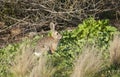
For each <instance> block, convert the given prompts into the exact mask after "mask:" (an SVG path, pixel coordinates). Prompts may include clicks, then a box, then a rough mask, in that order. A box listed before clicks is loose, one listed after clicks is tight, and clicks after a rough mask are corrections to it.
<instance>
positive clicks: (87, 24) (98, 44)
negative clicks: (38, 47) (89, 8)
mask: <svg viewBox="0 0 120 77" xmlns="http://www.w3.org/2000/svg"><path fill="white" fill-rule="evenodd" d="M116 32H117V33H118V31H117V29H116V28H114V27H112V26H110V25H109V22H108V20H95V19H93V18H88V19H86V20H84V21H83V23H82V24H79V25H78V27H77V28H76V29H74V30H73V31H63V32H61V34H62V35H63V38H62V39H61V41H60V43H59V46H58V49H57V50H56V52H55V53H54V54H52V55H51V54H48V53H47V54H45V55H46V56H47V57H42V58H39V59H38V58H37V59H36V57H33V56H32V54H30V55H28V54H27V53H30V52H33V50H32V49H31V48H33V49H34V46H35V44H36V43H37V40H38V37H37V36H36V38H35V39H33V40H32V41H29V40H28V39H27V40H26V41H24V42H22V43H19V44H14V45H9V46H7V47H6V48H3V49H1V50H0V77H15V76H16V75H17V76H18V75H19V76H21V77H38V76H40V77H70V76H71V74H72V75H73V73H74V72H75V71H74V69H75V68H76V62H77V61H76V60H81V58H80V57H81V56H82V54H83V53H85V51H87V50H83V48H85V49H89V50H90V51H91V52H92V53H93V52H94V51H92V50H91V48H90V47H91V46H93V47H94V48H95V49H97V50H99V51H97V52H95V53H100V54H101V55H102V56H101V58H100V59H102V61H105V62H101V60H100V61H99V58H98V59H97V58H96V60H94V59H95V57H96V55H93V56H92V57H91V53H90V55H89V54H88V53H85V54H84V55H88V56H83V57H85V59H82V60H84V61H81V62H80V64H81V63H83V66H84V68H86V69H87V71H88V72H89V73H88V75H89V76H91V77H93V76H96V77H99V76H102V75H104V76H106V77H113V75H114V74H115V73H116V72H115V73H113V74H110V73H109V71H113V70H114V71H117V72H118V71H119V69H116V70H115V68H116V67H115V65H114V64H113V63H110V59H111V58H112V59H111V60H112V61H113V60H114V58H113V57H111V58H110V55H109V54H110V53H109V50H108V48H109V47H110V42H111V41H112V40H113V35H114V34H115V33H116ZM119 44H120V43H119ZM26 46H28V47H26ZM21 47H22V48H21ZM25 47H26V48H25ZM112 47H114V46H112ZM110 48H111V47H110ZM18 52H20V53H18ZM23 52H25V53H23ZM21 55H23V56H21ZM27 56H28V57H29V58H28V59H26V58H27ZM98 56H100V55H98ZM86 57H88V58H86ZM89 57H90V58H89ZM19 58H20V59H19ZM41 59H42V60H41ZM89 59H90V61H89ZM21 60H23V61H22V62H21ZM43 60H45V62H44V61H43ZM92 60H94V61H92ZM91 61H92V64H91V63H90V62H91ZM29 62H30V64H29ZM39 62H40V63H39ZM84 62H85V63H84ZM86 62H89V63H88V65H85V64H86ZM96 62H98V65H100V66H101V67H102V68H101V67H99V68H98V66H95V65H94V64H95V63H96ZM21 63H22V64H21ZM41 63H43V64H41ZM105 63H106V67H104V64H105ZM19 64H21V65H22V66H25V65H26V67H25V68H26V69H24V68H23V69H24V72H22V73H20V72H19V74H18V72H17V71H20V70H19V69H17V71H16V69H13V68H17V67H18V66H19ZM90 64H91V65H90ZM102 65H103V66H102ZM113 65H114V67H113ZM22 66H21V67H22ZM41 66H42V67H41ZM77 66H78V67H77V68H78V69H79V68H80V66H81V65H80V66H79V64H77ZM89 66H90V67H89ZM94 66H95V67H96V68H93V70H92V69H91V70H89V69H90V68H92V67H94ZM46 67H47V68H46ZM9 68H12V70H11V69H9ZM19 68H20V67H19ZM21 69H22V68H21ZM40 69H42V70H43V69H44V72H43V71H41V70H40ZM46 70H47V71H46ZM82 70H83V69H81V70H80V71H82ZM95 70H97V71H95ZM13 71H14V72H13ZM84 71H85V70H84ZM40 72H41V73H40ZM45 72H46V74H44V73H45ZM20 74H22V75H20ZM109 74H110V75H109ZM117 74H119V73H117ZM117 74H116V75H117ZM35 75H36V76H35ZM118 76H119V75H118ZM83 77H87V76H86V75H85V76H84V75H83ZM116 77H117V76H116Z"/></svg>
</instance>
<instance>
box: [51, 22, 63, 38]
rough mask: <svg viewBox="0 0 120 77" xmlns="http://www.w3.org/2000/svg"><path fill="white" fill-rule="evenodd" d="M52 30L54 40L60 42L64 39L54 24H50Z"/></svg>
mask: <svg viewBox="0 0 120 77" xmlns="http://www.w3.org/2000/svg"><path fill="white" fill-rule="evenodd" d="M50 29H51V32H52V33H51V37H52V38H54V39H55V40H60V39H61V38H62V35H61V34H59V33H58V32H57V31H56V30H55V24H54V23H52V22H51V23H50Z"/></svg>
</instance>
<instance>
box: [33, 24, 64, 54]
mask: <svg viewBox="0 0 120 77" xmlns="http://www.w3.org/2000/svg"><path fill="white" fill-rule="evenodd" d="M50 29H51V36H47V37H44V38H42V39H40V40H39V41H38V43H37V45H36V47H35V53H34V54H35V55H36V56H39V55H40V54H41V53H43V52H45V51H49V50H50V52H51V53H54V52H55V50H56V49H57V45H58V43H59V41H60V39H61V38H62V35H61V34H59V33H58V32H57V31H56V30H55V24H54V23H52V22H51V23H50Z"/></svg>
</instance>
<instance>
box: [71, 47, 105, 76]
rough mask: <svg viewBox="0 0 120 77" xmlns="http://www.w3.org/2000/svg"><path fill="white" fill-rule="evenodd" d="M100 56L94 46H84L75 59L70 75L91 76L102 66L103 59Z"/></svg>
mask: <svg viewBox="0 0 120 77" xmlns="http://www.w3.org/2000/svg"><path fill="white" fill-rule="evenodd" d="M101 57H102V56H101V54H100V53H97V50H96V49H95V48H92V49H91V48H85V50H84V51H83V53H82V54H81V55H80V56H79V58H77V59H76V62H75V64H74V65H75V67H74V71H73V73H72V75H71V77H93V76H94V75H95V74H96V73H97V72H99V71H100V70H101V69H102V67H103V64H104V61H103V60H102V58H101Z"/></svg>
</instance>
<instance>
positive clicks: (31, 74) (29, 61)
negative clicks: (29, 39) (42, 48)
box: [11, 44, 54, 77]
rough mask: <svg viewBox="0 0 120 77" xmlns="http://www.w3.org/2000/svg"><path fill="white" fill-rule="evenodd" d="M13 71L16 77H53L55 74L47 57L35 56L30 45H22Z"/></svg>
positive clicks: (43, 55)
mask: <svg viewBox="0 0 120 77" xmlns="http://www.w3.org/2000/svg"><path fill="white" fill-rule="evenodd" d="M47 63H48V64H47ZM11 71H12V73H13V75H14V77H51V76H52V74H53V73H54V69H53V67H52V65H50V62H47V56H46V55H45V54H42V55H41V56H40V57H37V56H35V55H34V54H33V48H32V47H31V46H30V44H27V45H26V44H23V45H21V47H20V48H19V53H18V54H17V55H16V58H15V62H14V64H13V66H12V68H11Z"/></svg>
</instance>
